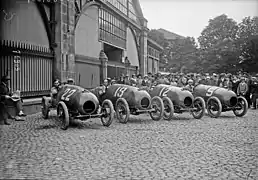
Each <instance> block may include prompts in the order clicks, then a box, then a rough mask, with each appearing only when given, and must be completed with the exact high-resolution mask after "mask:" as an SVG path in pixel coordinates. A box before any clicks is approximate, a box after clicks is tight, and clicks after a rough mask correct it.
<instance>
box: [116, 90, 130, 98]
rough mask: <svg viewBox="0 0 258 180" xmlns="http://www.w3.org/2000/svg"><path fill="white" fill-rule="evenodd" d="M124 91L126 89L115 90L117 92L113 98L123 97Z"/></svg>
mask: <svg viewBox="0 0 258 180" xmlns="http://www.w3.org/2000/svg"><path fill="white" fill-rule="evenodd" d="M126 90H127V87H119V88H117V90H116V91H115V94H114V96H115V97H119V98H120V97H122V96H123V95H124V93H125V91H126Z"/></svg>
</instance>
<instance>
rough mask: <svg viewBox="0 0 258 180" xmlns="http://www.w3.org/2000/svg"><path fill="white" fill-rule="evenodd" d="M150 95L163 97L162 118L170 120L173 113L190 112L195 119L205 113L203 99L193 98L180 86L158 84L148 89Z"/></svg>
mask: <svg viewBox="0 0 258 180" xmlns="http://www.w3.org/2000/svg"><path fill="white" fill-rule="evenodd" d="M149 93H150V95H151V97H154V96H159V97H161V98H162V99H163V103H164V107H165V111H164V117H163V118H164V119H165V120H170V119H171V118H172V117H173V116H174V113H183V112H186V111H188V112H190V113H191V114H192V116H193V117H194V118H196V119H200V118H202V117H203V115H204V113H205V101H204V99H203V98H201V97H196V98H194V97H193V95H192V93H191V92H190V91H188V90H183V89H182V88H180V87H175V86H170V85H165V84H159V85H157V86H154V87H153V88H150V89H149Z"/></svg>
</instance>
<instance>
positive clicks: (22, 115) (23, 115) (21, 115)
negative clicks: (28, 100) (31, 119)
mask: <svg viewBox="0 0 258 180" xmlns="http://www.w3.org/2000/svg"><path fill="white" fill-rule="evenodd" d="M18 116H20V117H25V116H27V115H26V114H24V113H22V114H19V115H18Z"/></svg>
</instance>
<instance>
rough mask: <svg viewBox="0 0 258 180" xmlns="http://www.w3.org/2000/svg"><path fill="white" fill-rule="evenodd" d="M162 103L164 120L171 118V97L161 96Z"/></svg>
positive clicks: (172, 109) (172, 110) (172, 112)
mask: <svg viewBox="0 0 258 180" xmlns="http://www.w3.org/2000/svg"><path fill="white" fill-rule="evenodd" d="M162 100H163V104H164V115H163V118H164V120H171V118H172V117H173V116H174V105H173V102H172V101H171V99H169V98H168V97H163V98H162Z"/></svg>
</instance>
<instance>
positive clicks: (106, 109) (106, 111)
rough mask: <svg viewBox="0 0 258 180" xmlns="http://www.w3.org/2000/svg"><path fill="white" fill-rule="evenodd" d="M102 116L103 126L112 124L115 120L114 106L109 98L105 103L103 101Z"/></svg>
mask: <svg viewBox="0 0 258 180" xmlns="http://www.w3.org/2000/svg"><path fill="white" fill-rule="evenodd" d="M101 111H102V114H103V115H102V116H101V122H102V124H103V126H106V127H108V126H110V125H111V124H112V122H113V119H114V106H113V104H112V102H111V101H110V100H108V99H106V100H105V101H104V102H103V103H102V108H101Z"/></svg>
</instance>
